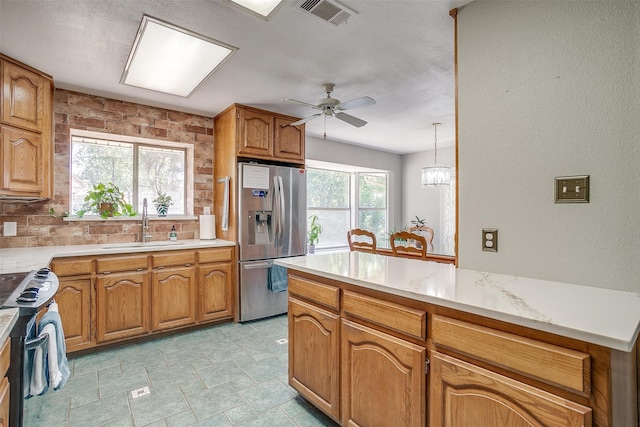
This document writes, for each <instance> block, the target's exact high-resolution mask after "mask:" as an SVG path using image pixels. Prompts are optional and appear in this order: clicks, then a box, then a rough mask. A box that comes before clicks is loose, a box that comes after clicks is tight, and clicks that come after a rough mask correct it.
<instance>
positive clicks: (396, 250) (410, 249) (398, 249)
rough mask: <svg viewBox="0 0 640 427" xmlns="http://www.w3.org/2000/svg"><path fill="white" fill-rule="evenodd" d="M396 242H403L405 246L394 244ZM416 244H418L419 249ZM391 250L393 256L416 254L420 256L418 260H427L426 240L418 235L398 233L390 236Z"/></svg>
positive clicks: (404, 232) (405, 232) (406, 232)
mask: <svg viewBox="0 0 640 427" xmlns="http://www.w3.org/2000/svg"><path fill="white" fill-rule="evenodd" d="M396 240H404V241H406V242H407V245H406V246H404V245H400V244H396ZM417 243H420V247H419V248H418V247H417V246H418V245H417ZM391 250H392V251H393V256H400V255H416V254H417V255H420V258H422V259H427V239H425V237H424V236H421V235H420V234H415V233H410V232H408V231H398V232H396V233H393V234H392V235H391Z"/></svg>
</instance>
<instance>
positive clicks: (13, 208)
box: [0, 89, 213, 248]
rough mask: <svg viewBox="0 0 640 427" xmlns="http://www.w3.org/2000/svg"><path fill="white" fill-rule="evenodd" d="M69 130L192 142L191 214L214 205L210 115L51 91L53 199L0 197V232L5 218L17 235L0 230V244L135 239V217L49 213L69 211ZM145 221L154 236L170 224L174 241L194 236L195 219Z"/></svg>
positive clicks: (162, 236) (159, 235)
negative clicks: (86, 218)
mask: <svg viewBox="0 0 640 427" xmlns="http://www.w3.org/2000/svg"><path fill="white" fill-rule="evenodd" d="M72 128H75V129H82V130H90V131H94V132H106V133H112V134H119V135H127V136H137V137H146V138H154V139H160V140H167V141H178V142H184V143H190V144H193V146H194V157H195V159H194V162H195V171H194V174H195V176H194V196H195V198H194V213H195V215H199V214H202V213H203V207H204V206H211V207H212V206H213V118H210V117H204V116H198V115H194V114H189V113H183V112H178V111H171V110H166V109H162V108H156V107H150V106H147V105H140V104H134V103H131V102H124V101H118V100H115V99H108V98H104V97H100V96H94V95H88V94H84V93H78V92H71V91H67V90H61V89H56V91H55V102H54V130H55V135H54V141H55V146H54V168H53V170H54V198H53V199H51V200H48V201H46V202H39V203H30V204H25V203H10V202H3V201H0V230H2V229H3V228H4V227H3V223H4V222H16V223H17V224H18V236H16V237H4V236H3V233H2V232H0V248H17V247H35V246H54V245H55V246H57V245H60V246H66V245H82V244H102V243H121V242H135V241H140V235H141V232H142V226H141V222H140V220H105V221H64V220H63V219H62V218H58V217H53V216H51V215H49V207H53V208H54V211H55V213H56V214H58V215H60V214H62V213H63V212H65V211H68V210H69V152H70V139H71V138H70V133H69V132H70V130H71V129H72ZM149 225H150V226H151V232H152V234H153V239H154V240H167V236H168V233H169V230H171V227H172V226H175V227H176V230H177V232H178V239H197V238H198V237H199V226H198V221H197V220H176V219H171V220H159V221H150V224H149Z"/></svg>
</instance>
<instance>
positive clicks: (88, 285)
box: [56, 277, 94, 352]
mask: <svg viewBox="0 0 640 427" xmlns="http://www.w3.org/2000/svg"><path fill="white" fill-rule="evenodd" d="M92 291H93V286H92V280H91V277H87V278H74V277H60V287H59V288H58V292H57V293H56V302H57V303H58V311H59V312H60V318H61V320H62V328H63V330H64V337H65V344H66V346H67V351H68V352H71V351H76V350H82V349H84V348H88V347H93V345H94V342H93V339H92V336H91V330H92V325H93V323H94V321H93V318H92V316H91V315H92V312H93V310H92V308H91V302H92V301H93V300H94V298H93V296H92V295H91V294H92Z"/></svg>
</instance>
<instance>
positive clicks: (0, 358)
mask: <svg viewBox="0 0 640 427" xmlns="http://www.w3.org/2000/svg"><path fill="white" fill-rule="evenodd" d="M10 363H11V339H9V338H7V339H6V340H4V344H2V350H0V376H2V377H3V376H5V375H6V373H7V371H8V370H9V364H10Z"/></svg>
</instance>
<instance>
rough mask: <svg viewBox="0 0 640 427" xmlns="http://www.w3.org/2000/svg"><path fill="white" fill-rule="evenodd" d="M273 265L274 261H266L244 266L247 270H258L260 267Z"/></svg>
mask: <svg viewBox="0 0 640 427" xmlns="http://www.w3.org/2000/svg"><path fill="white" fill-rule="evenodd" d="M272 266H273V261H265V262H260V263H257V264H244V265H243V268H244V269H245V270H256V269H258V268H271V267H272Z"/></svg>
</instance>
